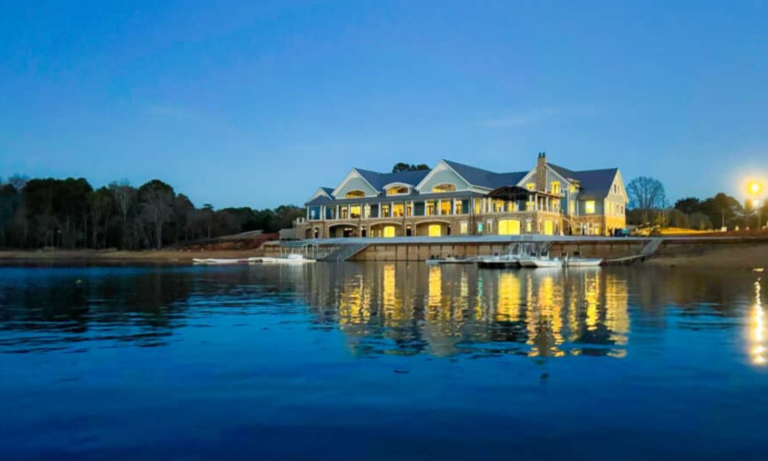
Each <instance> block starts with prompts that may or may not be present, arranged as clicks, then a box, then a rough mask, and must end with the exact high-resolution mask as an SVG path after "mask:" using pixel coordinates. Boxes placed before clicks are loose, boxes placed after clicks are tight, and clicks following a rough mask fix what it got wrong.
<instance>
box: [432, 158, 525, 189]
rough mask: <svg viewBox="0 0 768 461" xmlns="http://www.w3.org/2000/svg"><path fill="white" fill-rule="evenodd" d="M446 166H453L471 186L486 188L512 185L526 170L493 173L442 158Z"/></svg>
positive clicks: (521, 177)
mask: <svg viewBox="0 0 768 461" xmlns="http://www.w3.org/2000/svg"><path fill="white" fill-rule="evenodd" d="M443 161H444V162H445V163H446V164H447V165H448V166H450V167H451V168H453V170H454V171H456V173H458V174H459V175H460V176H461V177H462V178H464V179H465V180H466V181H467V182H468V183H470V184H471V185H473V186H478V187H485V188H487V189H496V188H497V187H502V186H513V185H515V184H517V183H518V182H519V181H520V180H521V179H523V176H525V175H526V173H528V172H527V171H522V172H514V173H494V172H493V171H488V170H483V169H482V168H476V167H473V166H469V165H464V164H463V163H457V162H452V161H450V160H443Z"/></svg>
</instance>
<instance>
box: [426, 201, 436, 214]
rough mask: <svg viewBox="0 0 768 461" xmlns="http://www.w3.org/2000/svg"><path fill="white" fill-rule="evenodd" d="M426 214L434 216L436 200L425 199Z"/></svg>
mask: <svg viewBox="0 0 768 461" xmlns="http://www.w3.org/2000/svg"><path fill="white" fill-rule="evenodd" d="M426 203H427V216H434V215H435V209H436V202H435V201H434V200H427V202H426Z"/></svg>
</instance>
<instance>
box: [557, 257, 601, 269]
mask: <svg viewBox="0 0 768 461" xmlns="http://www.w3.org/2000/svg"><path fill="white" fill-rule="evenodd" d="M602 263H603V260H602V259H600V258H567V259H566V260H565V265H566V266H567V267H597V266H599V265H600V264H602Z"/></svg>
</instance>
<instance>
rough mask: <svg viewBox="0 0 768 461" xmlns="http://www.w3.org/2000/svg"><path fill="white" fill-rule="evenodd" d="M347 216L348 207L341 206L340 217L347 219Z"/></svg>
mask: <svg viewBox="0 0 768 461" xmlns="http://www.w3.org/2000/svg"><path fill="white" fill-rule="evenodd" d="M348 216H349V209H348V208H347V207H345V206H343V207H341V219H347V217H348Z"/></svg>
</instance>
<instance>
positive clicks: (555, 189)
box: [549, 181, 560, 195]
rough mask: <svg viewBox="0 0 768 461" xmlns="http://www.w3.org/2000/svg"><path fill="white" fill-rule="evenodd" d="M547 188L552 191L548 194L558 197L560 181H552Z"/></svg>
mask: <svg viewBox="0 0 768 461" xmlns="http://www.w3.org/2000/svg"><path fill="white" fill-rule="evenodd" d="M549 188H550V189H552V190H551V191H550V192H552V193H553V194H555V195H560V181H552V183H551V184H550V185H549Z"/></svg>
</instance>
